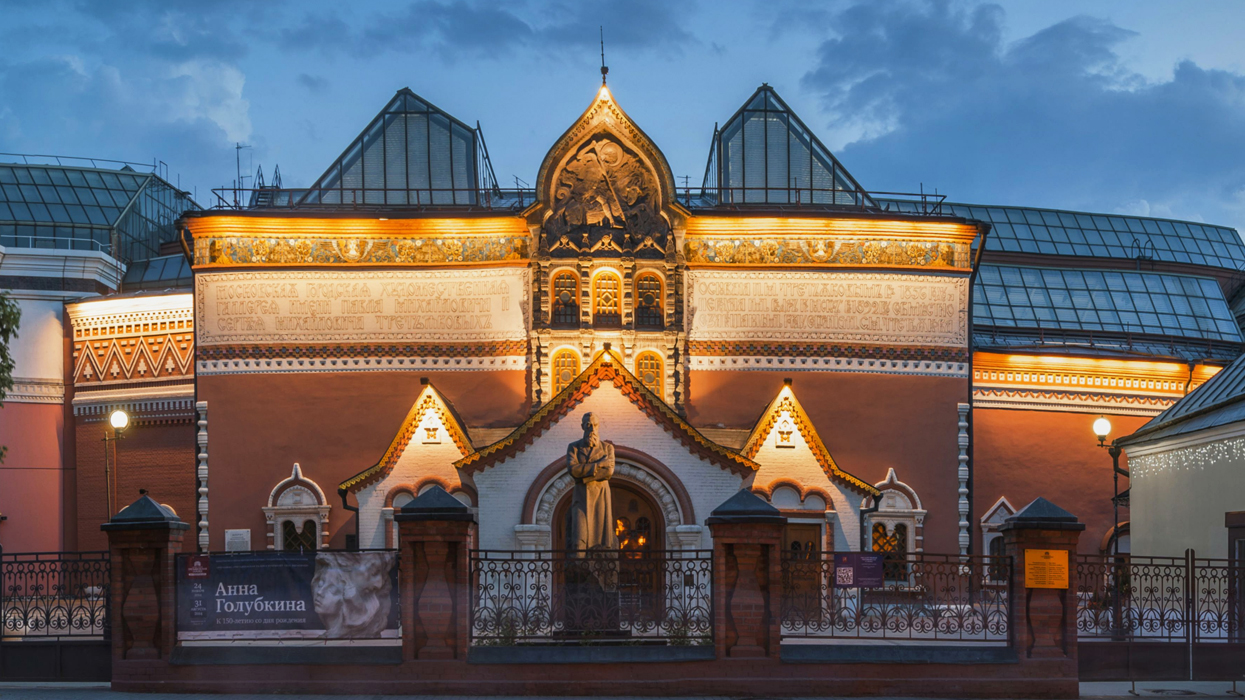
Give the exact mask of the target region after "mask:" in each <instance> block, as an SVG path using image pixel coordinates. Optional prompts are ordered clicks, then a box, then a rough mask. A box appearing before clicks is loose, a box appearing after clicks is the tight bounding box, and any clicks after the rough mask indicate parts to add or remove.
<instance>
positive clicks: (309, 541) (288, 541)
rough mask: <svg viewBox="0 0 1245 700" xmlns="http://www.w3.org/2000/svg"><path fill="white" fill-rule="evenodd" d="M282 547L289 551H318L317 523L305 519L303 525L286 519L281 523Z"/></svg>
mask: <svg viewBox="0 0 1245 700" xmlns="http://www.w3.org/2000/svg"><path fill="white" fill-rule="evenodd" d="M281 549H282V550H284V551H287V552H314V551H316V523H315V521H314V520H304V521H303V524H302V527H299V526H298V525H295V524H294V521H293V520H286V521H285V522H283V523H282V524H281Z"/></svg>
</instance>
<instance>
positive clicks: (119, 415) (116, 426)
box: [108, 409, 130, 430]
mask: <svg viewBox="0 0 1245 700" xmlns="http://www.w3.org/2000/svg"><path fill="white" fill-rule="evenodd" d="M108 423H109V424H111V425H112V429H113V430H125V429H126V427H127V426H129V424H130V414H128V413H126V412H125V411H122V410H121V409H117V410H115V411H113V412H112V414H111V415H109V416H108Z"/></svg>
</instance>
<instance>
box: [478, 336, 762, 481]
mask: <svg viewBox="0 0 1245 700" xmlns="http://www.w3.org/2000/svg"><path fill="white" fill-rule="evenodd" d="M606 384H612V385H613V386H614V387H616V388H617V389H618V390H619V391H621V392H622V393H623V395H624V396H626V397H627V398H628V399H630V401H631V403H633V404H635V406H636V407H637V408H638V409H639V410H640V411H641V412H643V413H644V414H645V415H646V416H648V417H649V418H650V419H651V420H652V421H653V422H654V423H657V424H658V425H660V426H661V427H662V428H664V429H665V430H666V431H667V432H668V433H670V434H671V435H672V436H674V438H675V439H676V440H678V441H679V442H680V443H682V444H683V446H684V447H686V448H687V449H688V450H689V451H690V452H692V453H693V454H696V455H698V456H699V457H701V458H703V459H705V460H706V461H708V462H710V463H712V464H716V465H718V466H719V467H721V468H722V469H726V470H729V471H732V472H735V473H737V474H739V475H741V476H747V475H749V474H752V473H753V472H755V471H756V470H757V469H758V468H759V466H760V465H758V464H757V463H756V462H754V461H752V459H751V458H749V457H745V456H743V455H741V454H740V453H738V452H736V451H734V450H732V449H730V448H728V447H723V446H722V445H719V444H718V443H716V442H713V441H712V440H710V439H709V438H707V437H705V436H704V435H701V434H700V431H698V430H696V429H695V428H693V427H692V426H691V425H690V424H689V423H688V422H687V421H685V420H683V419H682V418H680V417H679V415H678V414H677V413H675V411H674V409H672V408H671V407H670V406H669V405H667V404H666V402H664V401H662V400H661V399H660V398H658V397H657V395H656V394H654V393H653V392H651V391H649V390H648V389H647V388H645V386H644V385H643V384H642V383H641V382H640V380H639V378H637V377H636V376H635V375H634V374H632V373H631V372H628V371H627V368H626V367H625V366H624V365H623V362H622V360H621V359H620V358H618V357H617V356H616V355H614V354H613V353H612V352H611V351H610V350H608V349H607V350H605V351H604V352H602V353H601V354H600V355H599V356H598V357H597V359H596V360H594V361H593V362H592V364H590V365H588V368H587V369H585V370H584V371H583V372H581V373H580V374H579V376H578V377H576V378H575V379H574V380H572V381H571V383H570V384H568V385H567V387H566V388H565V389H563V390H562V391H561V392H559V393H558V395H557V396H555V397H554V398H553V400H552V401H550V402H549V403H547V404H545V405H544V406H542V407H541V408H540V410H539V411H537V412H536V413H533V414H532V416H531V417H530V418H528V419H527V420H526V421H524V422H523V424H522V425H520V426H519V427H518V428H515V430H514V432H512V433H510V434H509V435H507V436H506V437H505V438H504V439H502V440H500V441H498V442H496V443H493V444H492V445H489V446H487V447H483V448H481V449H479V450H477V451H476V452H473V453H472V454H469V455H467V456H466V457H464V458H462V459H460V460H459V461H457V462H455V463H454V466H455V467H457V468H459V469H463V470H465V471H468V472H477V471H483V470H485V469H487V468H488V467H491V466H493V465H495V464H498V463H500V462H502V461H504V460H506V459H508V458H510V457H513V456H514V455H516V454H518V453H520V452H522V451H523V450H524V449H526V448H527V446H528V445H530V444H532V442H533V441H535V440H536V439H537V438H538V437H539V436H540V435H541V434H542V433H544V432H545V431H547V430H548V429H549V428H550V427H551V426H552V425H553V424H554V423H557V422H558V421H559V420H561V419H562V418H563V417H565V416H566V415H567V414H568V413H570V412H571V410H572V409H573V408H575V406H577V405H579V404H580V403H581V402H582V401H583V400H584V399H585V398H587V397H588V395H590V394H591V393H592V392H594V391H596V390H597V389H599V388H600V387H602V386H604V385H606Z"/></svg>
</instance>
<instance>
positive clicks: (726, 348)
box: [687, 340, 969, 362]
mask: <svg viewBox="0 0 1245 700" xmlns="http://www.w3.org/2000/svg"><path fill="white" fill-rule="evenodd" d="M687 354H688V355H691V356H697V355H703V356H707V357H735V356H739V357H843V358H848V357H850V358H853V359H863V360H900V361H906V362H968V358H969V352H968V348H956V347H945V346H931V345H852V344H842V345H840V344H836V343H748V342H733V341H727V340H689V341H688V343H687Z"/></svg>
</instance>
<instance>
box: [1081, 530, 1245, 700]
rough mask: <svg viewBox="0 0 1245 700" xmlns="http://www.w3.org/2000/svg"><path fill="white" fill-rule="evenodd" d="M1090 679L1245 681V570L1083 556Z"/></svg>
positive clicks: (1175, 560) (1084, 640)
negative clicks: (1244, 603)
mask: <svg viewBox="0 0 1245 700" xmlns="http://www.w3.org/2000/svg"><path fill="white" fill-rule="evenodd" d="M1076 573H1077V580H1076V587H1077V610H1076V612H1077V642H1078V643H1077V652H1078V656H1079V665H1080V677H1081V680H1083V681H1105V680H1206V681H1210V680H1232V681H1236V680H1241V679H1242V678H1245V608H1243V607H1242V594H1243V593H1245V587H1243V586H1245V566H1243V565H1242V563H1240V562H1230V561H1229V560H1225V559H1201V558H1198V557H1197V556H1196V554H1195V553H1194V551H1193V550H1186V551H1185V556H1184V557H1146V556H1133V555H1129V554H1120V555H1117V556H1114V557H1113V556H1111V555H1080V556H1078V557H1077V572H1076Z"/></svg>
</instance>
